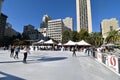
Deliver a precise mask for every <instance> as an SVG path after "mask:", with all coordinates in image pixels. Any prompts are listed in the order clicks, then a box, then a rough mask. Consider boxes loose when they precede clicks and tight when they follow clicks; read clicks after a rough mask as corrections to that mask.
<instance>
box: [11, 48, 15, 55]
mask: <svg viewBox="0 0 120 80" xmlns="http://www.w3.org/2000/svg"><path fill="white" fill-rule="evenodd" d="M14 50H15V48H14V46H11V49H10V51H11V53H10V57H13V56H14Z"/></svg>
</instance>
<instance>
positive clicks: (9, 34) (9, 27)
mask: <svg viewBox="0 0 120 80" xmlns="http://www.w3.org/2000/svg"><path fill="white" fill-rule="evenodd" d="M17 35H18V32H17V31H16V30H14V29H13V28H12V25H11V24H10V23H6V26H5V35H4V36H6V37H13V36H17Z"/></svg>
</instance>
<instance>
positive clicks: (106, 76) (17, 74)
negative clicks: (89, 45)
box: [0, 50, 120, 80]
mask: <svg viewBox="0 0 120 80" xmlns="http://www.w3.org/2000/svg"><path fill="white" fill-rule="evenodd" d="M76 53H77V57H72V52H70V51H32V52H31V54H28V58H27V64H24V63H22V58H23V54H22V53H19V59H14V58H10V56H9V55H10V52H9V51H3V50H0V80H120V76H118V75H116V74H115V73H114V72H112V71H111V70H109V69H108V68H106V67H105V66H103V65H101V64H100V63H98V62H97V61H96V60H95V59H94V58H92V57H90V56H87V54H84V53H83V52H76Z"/></svg>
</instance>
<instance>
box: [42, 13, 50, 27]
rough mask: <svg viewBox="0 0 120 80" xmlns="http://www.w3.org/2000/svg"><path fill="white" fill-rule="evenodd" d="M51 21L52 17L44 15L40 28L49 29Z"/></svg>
mask: <svg viewBox="0 0 120 80" xmlns="http://www.w3.org/2000/svg"><path fill="white" fill-rule="evenodd" d="M49 20H51V17H50V16H48V15H44V16H43V19H42V23H41V24H40V28H47V27H48V21H49Z"/></svg>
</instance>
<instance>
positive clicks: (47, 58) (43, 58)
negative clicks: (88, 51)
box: [37, 57, 67, 62]
mask: <svg viewBox="0 0 120 80" xmlns="http://www.w3.org/2000/svg"><path fill="white" fill-rule="evenodd" d="M64 59H67V57H42V58H41V59H37V60H38V61H44V62H46V61H58V60H64Z"/></svg>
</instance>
